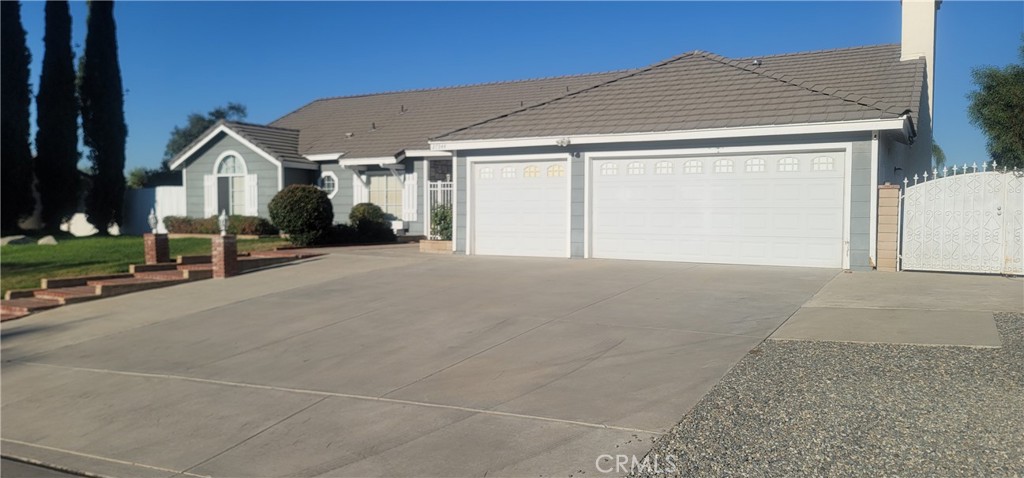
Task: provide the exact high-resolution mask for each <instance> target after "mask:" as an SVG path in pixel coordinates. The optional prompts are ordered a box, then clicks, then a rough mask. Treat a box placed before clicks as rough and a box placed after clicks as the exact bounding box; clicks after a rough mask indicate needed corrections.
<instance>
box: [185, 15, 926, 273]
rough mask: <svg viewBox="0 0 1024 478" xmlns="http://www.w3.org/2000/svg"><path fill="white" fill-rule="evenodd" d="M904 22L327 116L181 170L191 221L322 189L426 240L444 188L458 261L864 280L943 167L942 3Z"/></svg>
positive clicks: (253, 131) (424, 94)
mask: <svg viewBox="0 0 1024 478" xmlns="http://www.w3.org/2000/svg"><path fill="white" fill-rule="evenodd" d="M902 5H903V7H902V8H903V33H904V35H903V38H902V43H901V44H895V45H876V46H865V47H856V48H846V49H836V50H826V51H811V52H803V53H790V54H781V55H766V56H758V57H750V58H725V57H722V56H719V55H716V54H713V53H708V52H704V51H692V52H688V53H684V54H682V55H679V56H677V57H674V58H671V59H668V60H665V61H662V62H659V63H656V64H654V65H651V66H648V67H645V68H640V69H636V70H627V71H619V72H610V73H600V74H594V75H581V76H573V77H562V78H548V79H540V80H529V81H519V82H507V83H493V84H485V85H471V86H463V87H453V88H440V89H432V90H419V91H407V92H397V93H382V94H377V95H363V96H354V97H343V98H329V99H324V100H318V101H314V102H313V103H310V104H308V105H306V106H304V107H302V108H300V109H299V110H297V111H295V112H293V113H290V114H288V115H286V116H284V117H283V118H281V119H279V120H277V121H274V122H273V123H270V124H269V125H266V126H260V125H250V124H243V123H227V122H225V123H220V124H218V125H216V126H215V127H214V128H212V129H211V130H210V131H209V132H207V133H206V134H205V135H204V136H203V137H202V138H200V139H199V140H197V142H196V143H195V144H194V145H193V146H192V147H191V148H189V149H188V150H187V151H185V152H184V153H182V154H181V155H179V156H178V157H177V158H176V159H175V161H174V164H173V167H174V168H176V169H178V168H180V169H183V170H184V171H185V173H184V175H185V178H186V180H185V184H186V187H187V189H188V193H187V194H188V198H189V199H188V207H187V211H188V214H189V215H197V216H198V215H209V214H212V213H213V212H215V211H216V210H218V209H223V208H229V209H230V210H231V211H232V212H237V213H246V214H259V215H265V214H266V211H265V207H266V206H265V205H266V202H267V201H269V198H270V197H271V196H273V194H274V193H275V192H276V191H277V190H280V189H281V188H282V187H284V186H286V185H288V184H293V183H309V184H311V183H318V184H320V185H321V187H322V188H323V189H324V190H325V191H327V192H328V194H329V196H330V197H331V199H332V201H334V207H335V214H336V216H337V220H339V221H343V220H344V219H345V216H346V215H347V213H348V210H349V209H350V208H351V206H352V205H353V204H355V203H359V202H364V201H367V200H368V201H370V202H374V203H376V204H378V205H381V206H382V207H383V208H384V209H385V211H387V212H388V213H389V214H391V215H393V216H394V217H395V218H396V219H398V220H399V222H398V224H399V227H401V228H402V229H403V230H404V231H405V232H407V233H408V234H412V235H422V234H425V232H426V229H425V226H424V225H425V224H426V223H427V221H428V219H427V215H428V213H429V207H428V206H429V205H428V204H427V202H428V197H429V196H428V194H427V190H426V188H427V185H429V184H432V183H448V182H449V181H450V182H451V183H452V184H453V188H454V205H453V207H454V217H455V221H454V222H455V226H454V238H453V248H454V250H455V252H457V253H464V254H481V255H488V254H493V255H516V256H544V257H570V258H614V259H638V260H664V261H690V262H714V263H730V264H764V265H791V266H808V267H830V268H840V267H841V268H846V269H870V268H872V267H873V266H874V265H875V263H876V257H877V252H876V246H877V244H876V241H875V238H876V232H877V228H878V227H879V225H878V222H877V219H876V210H877V193H876V191H877V186H878V185H880V184H884V183H885V182H892V183H896V182H897V181H899V180H901V179H902V178H903V174H904V171H921V170H924V169H927V168H929V167H930V161H931V102H932V99H931V91H930V90H931V87H930V85H931V84H932V75H933V73H932V65H933V60H932V59H933V58H934V25H935V13H936V10H937V8H938V3H937V2H935V1H933V0H905V1H904V2H902ZM884 226H885V227H888V225H884Z"/></svg>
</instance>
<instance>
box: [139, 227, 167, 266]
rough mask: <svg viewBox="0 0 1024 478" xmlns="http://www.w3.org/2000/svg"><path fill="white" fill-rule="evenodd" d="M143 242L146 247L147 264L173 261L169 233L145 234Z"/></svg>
mask: <svg viewBox="0 0 1024 478" xmlns="http://www.w3.org/2000/svg"><path fill="white" fill-rule="evenodd" d="M142 242H143V244H144V246H145V249H146V264H157V263H160V262H170V261H171V244H170V241H168V239H167V234H143V235H142Z"/></svg>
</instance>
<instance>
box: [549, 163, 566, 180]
mask: <svg viewBox="0 0 1024 478" xmlns="http://www.w3.org/2000/svg"><path fill="white" fill-rule="evenodd" d="M563 176H565V166H562V165H561V164H552V165H551V166H548V177H549V178H560V177H563Z"/></svg>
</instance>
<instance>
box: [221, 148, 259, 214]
mask: <svg viewBox="0 0 1024 478" xmlns="http://www.w3.org/2000/svg"><path fill="white" fill-rule="evenodd" d="M247 173H248V168H246V166H245V160H244V159H242V155H241V154H238V153H237V152H235V151H225V152H223V153H221V155H220V157H218V158H217V161H216V162H215V163H214V165H213V175H214V176H216V182H215V183H211V184H210V187H211V188H214V189H213V190H212V191H211V193H212V196H211V198H212V199H213V200H214V201H216V206H217V207H216V213H218V214H219V213H220V211H226V212H227V213H228V214H231V215H240V216H242V215H255V214H256V213H255V211H253V210H248V207H250V206H251V205H250V204H248V202H247V201H246V199H247V196H246V193H247V191H246V189H247V188H246V183H247V178H246V174H247ZM254 180H255V179H254Z"/></svg>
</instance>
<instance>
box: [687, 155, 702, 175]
mask: <svg viewBox="0 0 1024 478" xmlns="http://www.w3.org/2000/svg"><path fill="white" fill-rule="evenodd" d="M703 172H704V162H703V161H701V160H699V159H691V160H689V161H687V162H685V163H683V174H700V173H703Z"/></svg>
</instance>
